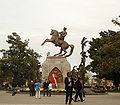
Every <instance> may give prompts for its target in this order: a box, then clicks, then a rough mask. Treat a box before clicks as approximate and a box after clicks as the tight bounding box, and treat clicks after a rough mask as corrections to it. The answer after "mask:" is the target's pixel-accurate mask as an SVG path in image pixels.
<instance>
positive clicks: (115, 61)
mask: <svg viewBox="0 0 120 105" xmlns="http://www.w3.org/2000/svg"><path fill="white" fill-rule="evenodd" d="M100 36H101V37H100V38H93V39H92V41H90V42H89V44H90V48H89V50H88V53H89V54H90V55H89V57H90V58H91V59H92V62H91V63H90V65H89V66H90V70H91V71H92V72H95V73H97V75H98V77H99V78H106V79H108V80H113V81H114V85H115V86H116V88H117V87H118V85H119V83H120V32H115V31H111V30H108V32H107V31H104V32H100Z"/></svg>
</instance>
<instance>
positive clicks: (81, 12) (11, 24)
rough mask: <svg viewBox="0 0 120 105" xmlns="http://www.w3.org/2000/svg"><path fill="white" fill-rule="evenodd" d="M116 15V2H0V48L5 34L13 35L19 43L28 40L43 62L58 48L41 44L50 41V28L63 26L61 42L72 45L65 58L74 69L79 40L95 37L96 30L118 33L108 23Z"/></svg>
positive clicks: (119, 6) (118, 3) (118, 0)
mask: <svg viewBox="0 0 120 105" xmlns="http://www.w3.org/2000/svg"><path fill="white" fill-rule="evenodd" d="M119 15H120V0H0V49H3V48H5V49H7V48H8V44H7V43H6V40H7V35H9V34H11V33H12V32H17V33H18V34H19V35H20V36H21V38H22V40H25V39H28V38H29V39H30V43H29V47H31V48H32V49H34V50H35V51H36V52H38V53H39V54H41V55H42V56H43V57H42V58H41V60H40V61H41V62H42V63H43V61H44V60H45V58H46V54H47V52H48V51H49V52H50V53H51V55H54V54H55V53H58V52H59V48H58V47H55V46H54V45H53V44H52V43H46V44H45V45H44V46H41V43H42V42H43V41H44V40H45V39H46V38H50V35H49V33H50V31H51V29H55V30H58V31H62V29H63V27H67V32H68V34H67V36H66V38H65V40H66V41H67V42H68V43H69V44H74V45H75V49H74V52H73V54H72V55H71V56H70V57H69V58H67V59H68V61H69V62H70V63H71V65H72V66H73V65H77V66H78V65H79V63H80V51H81V45H80V42H81V40H82V38H83V37H86V38H88V40H90V39H91V38H92V37H94V38H96V37H99V32H100V31H107V30H108V29H111V30H115V31H118V30H119V29H120V27H118V26H115V25H114V24H112V22H111V20H112V19H113V18H116V17H118V16H119ZM87 63H89V60H87Z"/></svg>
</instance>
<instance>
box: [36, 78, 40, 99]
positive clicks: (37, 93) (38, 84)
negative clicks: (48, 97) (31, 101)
mask: <svg viewBox="0 0 120 105" xmlns="http://www.w3.org/2000/svg"><path fill="white" fill-rule="evenodd" d="M35 86H36V98H39V99H40V87H41V84H40V82H39V80H37V81H36V83H35Z"/></svg>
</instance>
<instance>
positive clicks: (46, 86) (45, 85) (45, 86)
mask: <svg viewBox="0 0 120 105" xmlns="http://www.w3.org/2000/svg"><path fill="white" fill-rule="evenodd" d="M48 85H49V83H48V80H47V79H46V80H45V82H44V83H43V96H45V92H47V96H48Z"/></svg>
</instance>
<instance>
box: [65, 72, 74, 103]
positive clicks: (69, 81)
mask: <svg viewBox="0 0 120 105" xmlns="http://www.w3.org/2000/svg"><path fill="white" fill-rule="evenodd" d="M73 85H74V81H73V79H72V78H71V72H68V73H67V77H66V78H65V89H66V102H65V103H66V104H67V102H68V97H69V96H70V99H69V105H70V104H71V101H72V92H73Z"/></svg>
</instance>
